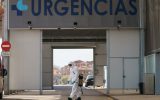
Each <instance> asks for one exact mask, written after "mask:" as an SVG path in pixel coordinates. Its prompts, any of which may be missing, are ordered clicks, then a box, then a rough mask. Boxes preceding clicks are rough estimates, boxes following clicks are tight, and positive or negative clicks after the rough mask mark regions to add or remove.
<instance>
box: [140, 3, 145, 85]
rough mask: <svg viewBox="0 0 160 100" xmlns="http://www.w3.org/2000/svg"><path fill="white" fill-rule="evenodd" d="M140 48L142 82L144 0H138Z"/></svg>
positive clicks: (141, 75)
mask: <svg viewBox="0 0 160 100" xmlns="http://www.w3.org/2000/svg"><path fill="white" fill-rule="evenodd" d="M139 3H140V6H139V7H140V35H139V36H140V49H139V56H140V58H139V68H140V69H139V70H140V73H139V76H140V77H139V81H140V82H143V80H144V79H143V78H144V48H145V45H144V36H145V35H144V14H143V13H144V0H140V2H139Z"/></svg>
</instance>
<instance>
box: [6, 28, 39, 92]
mask: <svg viewBox="0 0 160 100" xmlns="http://www.w3.org/2000/svg"><path fill="white" fill-rule="evenodd" d="M40 41H41V32H40V31H39V30H10V42H11V44H12V47H11V50H10V61H9V88H10V90H22V89H40V78H41V76H40V66H41V60H40V59H41V53H40V49H41V45H40Z"/></svg>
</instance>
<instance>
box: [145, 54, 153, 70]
mask: <svg viewBox="0 0 160 100" xmlns="http://www.w3.org/2000/svg"><path fill="white" fill-rule="evenodd" d="M155 57H156V56H155V54H152V55H149V56H146V57H145V67H144V68H145V69H144V72H145V73H155V69H156V61H155Z"/></svg>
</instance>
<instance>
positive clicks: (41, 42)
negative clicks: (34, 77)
mask: <svg viewBox="0 0 160 100" xmlns="http://www.w3.org/2000/svg"><path fill="white" fill-rule="evenodd" d="M42 45H43V40H42V30H41V31H40V95H42V94H43V90H42Z"/></svg>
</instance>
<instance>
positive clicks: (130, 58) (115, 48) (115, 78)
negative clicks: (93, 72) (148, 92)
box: [108, 29, 140, 89]
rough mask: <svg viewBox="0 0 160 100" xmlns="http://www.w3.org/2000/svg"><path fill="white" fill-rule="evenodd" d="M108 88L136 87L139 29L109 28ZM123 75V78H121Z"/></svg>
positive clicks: (137, 80) (137, 78)
mask: <svg viewBox="0 0 160 100" xmlns="http://www.w3.org/2000/svg"><path fill="white" fill-rule="evenodd" d="M108 34H109V35H108V36H109V48H108V50H109V51H110V54H109V55H110V56H109V58H110V62H109V63H110V88H111V89H112V88H118V89H122V88H124V89H137V88H138V83H139V58H138V57H139V42H140V41H139V31H138V30H134V29H130V30H126V29H125V30H123V29H120V30H110V31H109V33H108ZM123 76H125V77H124V79H123Z"/></svg>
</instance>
